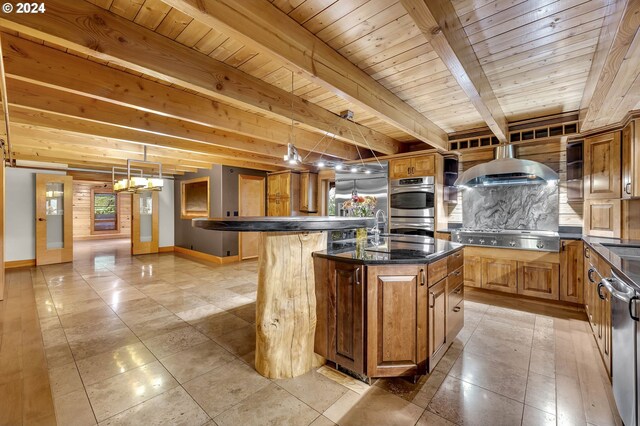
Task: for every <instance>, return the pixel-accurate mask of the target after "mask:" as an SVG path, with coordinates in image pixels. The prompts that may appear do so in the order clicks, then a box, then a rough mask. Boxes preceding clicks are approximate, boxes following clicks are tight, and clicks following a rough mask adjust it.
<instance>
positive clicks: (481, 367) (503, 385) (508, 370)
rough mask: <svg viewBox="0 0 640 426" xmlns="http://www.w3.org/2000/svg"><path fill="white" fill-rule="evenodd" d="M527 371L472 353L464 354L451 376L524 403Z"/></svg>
mask: <svg viewBox="0 0 640 426" xmlns="http://www.w3.org/2000/svg"><path fill="white" fill-rule="evenodd" d="M527 374H528V372H527V370H526V369H523V368H515V367H511V366H509V365H507V364H503V363H502V362H499V361H497V360H494V359H489V358H485V357H483V356H480V355H476V354H474V353H471V352H465V353H463V354H462V355H461V356H460V358H458V361H457V362H456V363H455V365H454V366H453V368H452V369H451V371H450V372H449V375H451V376H453V377H456V378H458V379H460V380H463V381H465V382H468V383H471V384H474V385H477V386H480V387H481V388H484V389H487V390H490V391H492V392H495V393H497V394H500V395H502V396H506V397H507V398H511V399H515V400H517V401H520V402H524V397H525V390H526V388H527Z"/></svg>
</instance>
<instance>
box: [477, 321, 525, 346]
mask: <svg viewBox="0 0 640 426" xmlns="http://www.w3.org/2000/svg"><path fill="white" fill-rule="evenodd" d="M533 333H534V331H533V329H531V328H526V327H521V326H519V325H518V324H515V323H511V322H500V321H496V320H494V319H493V317H492V316H490V315H485V316H484V317H483V318H482V321H480V322H479V323H478V327H477V328H476V331H475V333H474V334H481V335H485V336H486V335H488V336H494V337H499V338H500V339H502V340H506V341H508V342H511V343H515V344H518V345H523V346H531V344H532V341H533Z"/></svg>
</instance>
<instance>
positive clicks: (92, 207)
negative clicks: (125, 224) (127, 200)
mask: <svg viewBox="0 0 640 426" xmlns="http://www.w3.org/2000/svg"><path fill="white" fill-rule="evenodd" d="M95 194H113V195H115V197H116V229H114V230H112V231H96V230H95V223H94V221H95V204H94V203H95ZM119 198H120V197H119V194H118V193H117V192H114V191H113V189H107V188H102V187H98V188H91V201H90V203H89V208H90V211H89V219H90V222H91V224H90V226H91V229H90V230H89V231H90V232H89V233H90V234H91V235H109V234H119V233H120V200H119Z"/></svg>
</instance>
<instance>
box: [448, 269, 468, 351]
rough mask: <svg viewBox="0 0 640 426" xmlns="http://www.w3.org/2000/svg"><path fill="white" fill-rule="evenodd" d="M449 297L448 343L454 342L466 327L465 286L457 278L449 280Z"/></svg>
mask: <svg viewBox="0 0 640 426" xmlns="http://www.w3.org/2000/svg"><path fill="white" fill-rule="evenodd" d="M447 279H448V280H449V281H448V282H447V286H448V288H449V295H448V299H447V320H446V322H447V343H450V342H453V340H454V339H455V338H456V336H457V335H458V333H460V330H462V327H463V326H464V284H463V283H462V282H458V285H457V286H455V283H456V282H457V281H456V278H455V277H454V278H453V279H451V278H447Z"/></svg>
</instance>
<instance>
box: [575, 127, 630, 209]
mask: <svg viewBox="0 0 640 426" xmlns="http://www.w3.org/2000/svg"><path fill="white" fill-rule="evenodd" d="M584 142H585V158H584V178H585V182H584V198H585V199H591V200H593V199H613V198H620V195H621V193H620V173H621V172H620V156H621V155H620V132H612V133H606V134H604V135H599V136H593V137H590V138H586V139H585V141H584Z"/></svg>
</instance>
